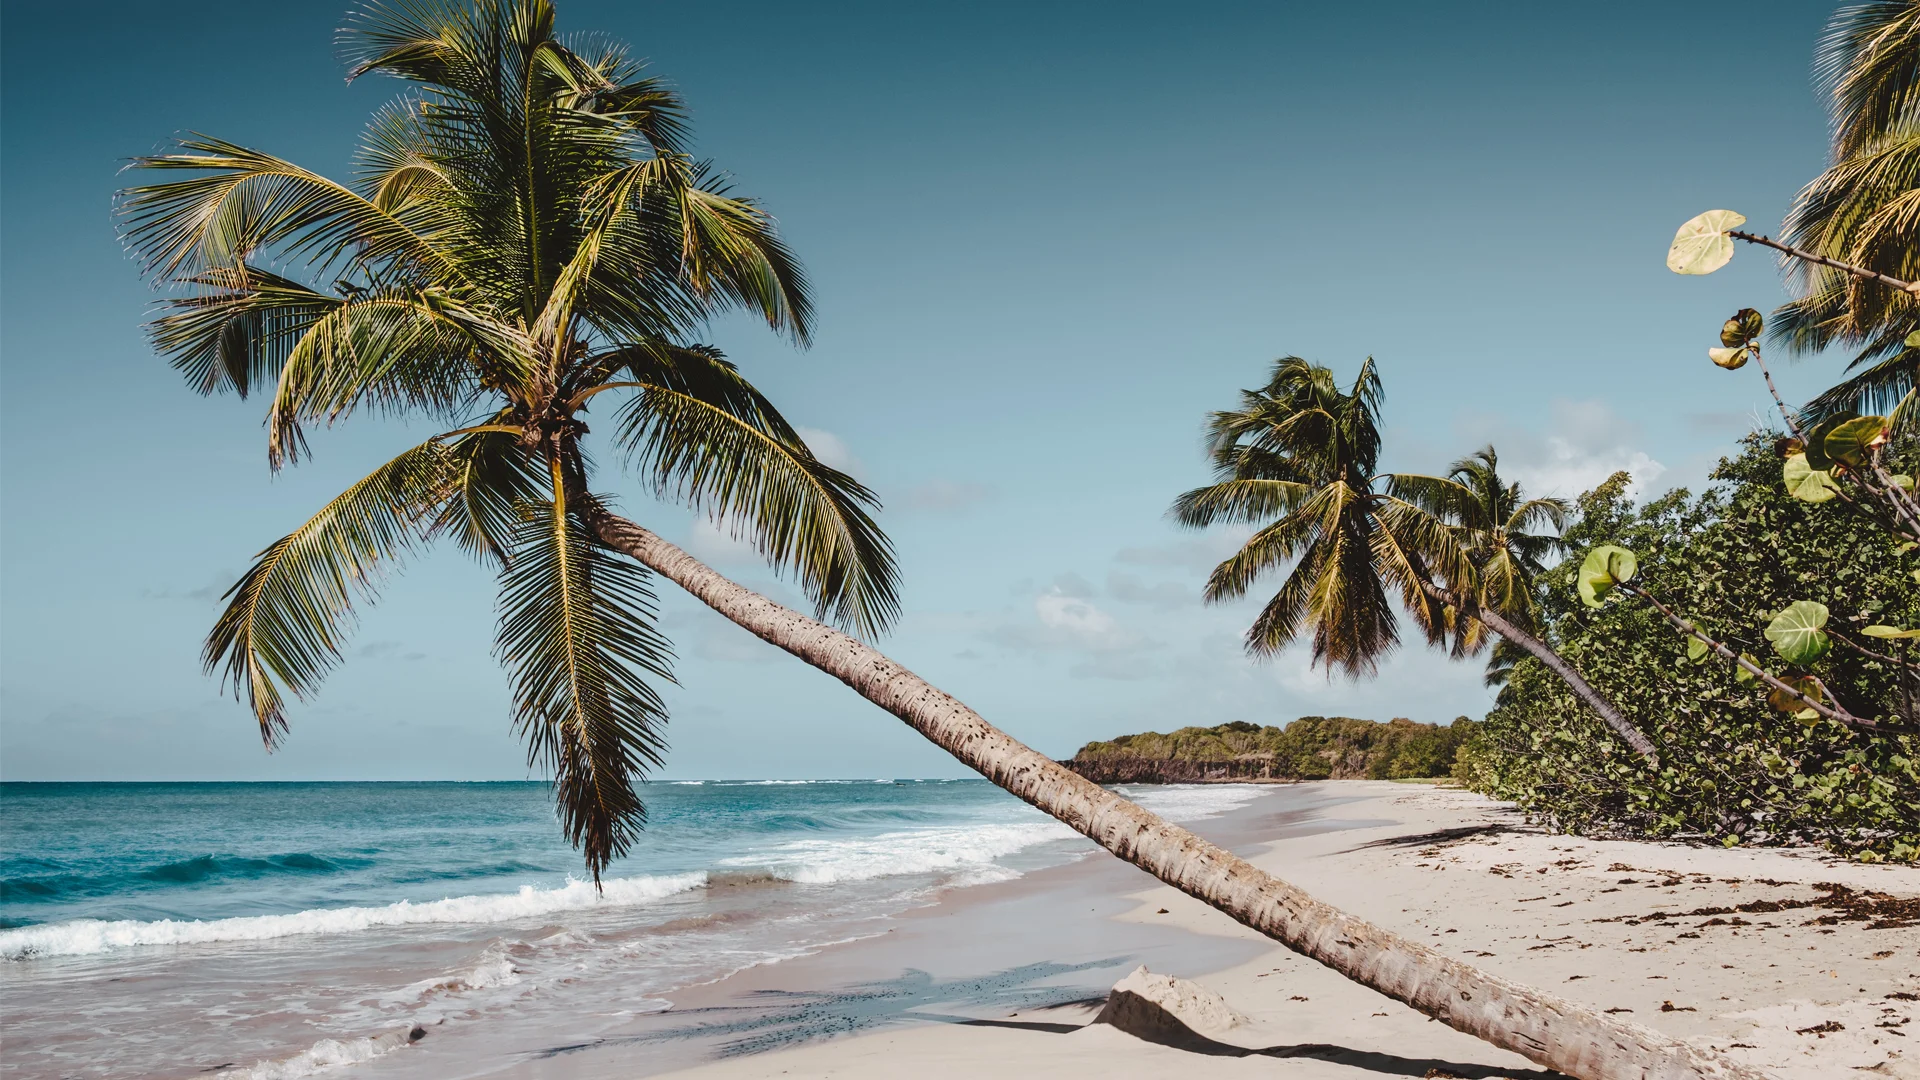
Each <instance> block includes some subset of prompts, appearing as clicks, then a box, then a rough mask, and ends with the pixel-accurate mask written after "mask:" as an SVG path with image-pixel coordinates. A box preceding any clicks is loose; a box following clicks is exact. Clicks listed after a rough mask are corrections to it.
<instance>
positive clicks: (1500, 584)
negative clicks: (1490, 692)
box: [1388, 446, 1572, 655]
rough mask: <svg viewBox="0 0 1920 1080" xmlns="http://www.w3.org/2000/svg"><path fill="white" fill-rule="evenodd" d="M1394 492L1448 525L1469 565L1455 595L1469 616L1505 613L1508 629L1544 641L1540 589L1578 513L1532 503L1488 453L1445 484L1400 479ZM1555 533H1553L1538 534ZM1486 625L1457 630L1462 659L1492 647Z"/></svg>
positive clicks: (1459, 466) (1466, 624)
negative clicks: (1466, 600) (1464, 600)
mask: <svg viewBox="0 0 1920 1080" xmlns="http://www.w3.org/2000/svg"><path fill="white" fill-rule="evenodd" d="M1388 489H1389V490H1390V491H1392V492H1393V494H1394V495H1396V496H1398V497H1399V498H1402V499H1405V500H1406V501H1408V502H1411V503H1413V504H1414V505H1415V506H1418V507H1420V508H1421V509H1422V510H1425V511H1427V512H1428V513H1430V514H1432V515H1434V516H1435V517H1437V518H1439V519H1440V520H1442V521H1444V522H1447V523H1448V527H1449V530H1450V531H1451V532H1452V534H1453V538H1454V540H1455V542H1456V543H1458V544H1459V546H1460V549H1461V552H1462V554H1463V555H1464V556H1465V557H1466V561H1467V562H1468V563H1469V564H1471V566H1472V573H1471V575H1469V577H1468V579H1467V580H1465V581H1462V582H1459V583H1458V584H1457V585H1456V586H1455V587H1454V588H1452V589H1451V590H1450V591H1451V592H1452V593H1454V594H1461V593H1465V592H1468V591H1469V590H1470V591H1471V593H1472V597H1473V602H1472V604H1471V605H1468V607H1467V608H1466V609H1465V610H1468V611H1488V610H1491V611H1493V612H1496V613H1497V614H1499V615H1500V616H1501V617H1502V618H1504V619H1505V620H1506V621H1507V622H1508V623H1510V624H1512V625H1513V626H1515V627H1517V628H1518V629H1520V630H1522V631H1525V632H1526V633H1528V634H1531V635H1534V636H1538V634H1539V627H1538V625H1537V622H1538V619H1537V616H1538V610H1537V609H1538V605H1537V603H1536V598H1537V585H1536V582H1538V580H1539V578H1540V575H1541V574H1543V573H1545V572H1546V569H1547V567H1546V560H1547V559H1549V558H1551V557H1553V556H1554V555H1556V554H1559V553H1561V552H1562V551H1563V550H1564V548H1565V545H1564V544H1563V543H1562V541H1561V539H1560V530H1561V528H1563V527H1564V526H1565V525H1566V520H1567V515H1568V514H1569V513H1570V512H1571V510H1572V508H1571V507H1570V506H1569V505H1568V504H1567V501H1566V500H1565V499H1560V498H1551V497H1549V498H1536V499H1529V498H1526V497H1525V496H1524V495H1523V494H1522V493H1521V490H1520V485H1519V484H1517V483H1510V482H1508V481H1507V480H1505V479H1504V478H1502V477H1501V475H1500V456H1499V454H1498V453H1496V452H1495V451H1494V449H1493V447H1491V446H1488V447H1484V448H1482V449H1480V450H1477V451H1475V452H1474V453H1472V454H1470V455H1468V456H1467V457H1464V458H1461V459H1460V460H1459V461H1456V462H1454V463H1453V468H1452V469H1451V470H1449V471H1448V473H1447V475H1446V476H1444V477H1438V476H1414V475H1409V474H1397V475H1395V476H1393V477H1392V478H1391V479H1390V480H1389V481H1388ZM1548 526H1550V527H1551V528H1552V531H1551V532H1546V531H1539V530H1541V529H1542V528H1543V527H1548ZM1484 629H1485V623H1484V622H1482V621H1481V620H1480V619H1477V618H1472V617H1470V616H1469V617H1468V618H1466V619H1464V620H1463V621H1462V623H1461V624H1459V625H1456V626H1455V627H1454V628H1453V641H1454V647H1455V650H1456V651H1457V652H1459V653H1460V654H1462V655H1465V654H1467V653H1471V652H1476V651H1478V650H1479V648H1480V647H1481V646H1482V645H1483V644H1484V643H1485V642H1486V635H1485V632H1484Z"/></svg>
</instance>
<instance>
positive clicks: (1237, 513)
mask: <svg viewBox="0 0 1920 1080" xmlns="http://www.w3.org/2000/svg"><path fill="white" fill-rule="evenodd" d="M1312 494H1313V488H1312V487H1311V486H1309V485H1307V484H1300V483H1295V482H1292V481H1288V480H1223V481H1221V482H1220V483H1217V484H1209V485H1207V486H1206V487H1202V488H1194V489H1193V490H1192V491H1187V492H1183V493H1182V494H1181V495H1180V497H1179V498H1177V499H1175V500H1174V502H1173V508H1172V509H1171V510H1170V511H1168V515H1169V516H1170V517H1172V518H1173V519H1174V520H1175V521H1177V522H1179V523H1180V524H1182V525H1186V526H1188V527H1190V528H1205V527H1206V526H1208V525H1219V524H1222V523H1225V522H1249V523H1253V522H1260V521H1264V520H1266V519H1268V518H1271V517H1275V516H1280V515H1286V514H1291V513H1292V512H1293V511H1294V510H1295V509H1296V508H1298V507H1299V505H1300V504H1301V503H1303V502H1305V501H1306V500H1307V498H1308V497H1309V496H1311V495H1312Z"/></svg>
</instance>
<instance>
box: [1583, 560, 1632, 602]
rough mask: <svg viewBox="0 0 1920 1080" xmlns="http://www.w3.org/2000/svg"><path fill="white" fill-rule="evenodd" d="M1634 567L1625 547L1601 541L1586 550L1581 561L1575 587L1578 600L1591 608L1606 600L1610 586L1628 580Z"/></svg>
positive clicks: (1630, 579) (1611, 589) (1610, 590)
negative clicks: (1577, 592) (1591, 548)
mask: <svg viewBox="0 0 1920 1080" xmlns="http://www.w3.org/2000/svg"><path fill="white" fill-rule="evenodd" d="M1638 569H1639V563H1638V560H1636V559H1635V558H1634V557H1633V552H1631V551H1628V550H1627V549H1626V548H1623V547H1619V546H1617V545H1614V544H1601V545H1600V546H1599V547H1597V548H1594V549H1593V550H1592V551H1589V552H1587V557H1586V558H1585V559H1583V560H1581V563H1580V578H1579V583H1578V585H1577V586H1575V587H1576V588H1577V589H1578V590H1579V593H1580V601H1581V603H1584V604H1586V605H1587V606H1588V607H1595V608H1597V607H1599V606H1600V605H1601V604H1604V603H1606V600H1607V594H1608V593H1610V592H1612V591H1613V587H1614V586H1615V585H1619V584H1622V583H1624V582H1628V581H1632V580H1633V575H1634V572H1635V571H1636V570H1638Z"/></svg>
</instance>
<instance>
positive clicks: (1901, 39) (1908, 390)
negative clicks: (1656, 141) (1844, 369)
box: [1773, 0, 1920, 430]
mask: <svg viewBox="0 0 1920 1080" xmlns="http://www.w3.org/2000/svg"><path fill="white" fill-rule="evenodd" d="M1814 68H1815V75H1816V79H1817V81H1818V84H1819V86H1820V88H1821V90H1822V91H1823V92H1824V93H1826V94H1827V96H1828V97H1829V99H1830V109H1831V113H1832V121H1833V149H1832V163H1831V165H1830V166H1829V167H1828V168H1827V169H1826V170H1825V171H1824V172H1822V173H1821V174H1820V175H1819V176H1818V177H1815V178H1814V180H1813V181H1812V182H1811V183H1809V184H1808V185H1807V186H1806V187H1805V188H1804V189H1802V190H1801V192H1800V194H1799V196H1798V197H1797V198H1796V200H1795V202H1794V205H1793V208H1792V211H1791V212H1790V213H1789V215H1788V217H1787V220H1786V224H1785V227H1784V233H1785V239H1786V240H1787V241H1788V243H1790V244H1792V245H1793V246H1795V247H1799V248H1803V249H1805V250H1807V251H1810V252H1813V253H1814V254H1817V255H1821V256H1825V257H1827V258H1831V259H1837V260H1839V261H1841V262H1844V263H1849V264H1852V265H1854V266H1859V267H1864V268H1866V269H1868V270H1873V271H1878V272H1879V273H1882V274H1885V275H1887V276H1889V277H1893V278H1898V279H1901V280H1904V281H1914V280H1920V0H1869V2H1867V3H1862V4H1858V5H1855V6H1851V7H1845V8H1842V9H1841V10H1839V11H1838V12H1836V13H1835V14H1834V16H1833V19H1832V21H1831V22H1830V23H1829V24H1828V27H1827V31H1826V34H1825V35H1824V36H1823V38H1822V39H1821V43H1820V48H1819V51H1818V54H1817V56H1816V59H1815V65H1814ZM1789 262H1790V265H1791V278H1792V281H1793V282H1794V284H1795V285H1796V286H1797V287H1798V290H1799V293H1800V295H1799V296H1798V298H1797V299H1795V300H1794V301H1792V302H1791V303H1788V304H1786V305H1785V306H1783V307H1782V308H1780V310H1779V311H1778V313H1776V315H1775V316H1774V320H1773V332H1774V334H1775V336H1776V337H1778V338H1779V339H1780V340H1781V341H1782V342H1783V343H1784V344H1786V345H1787V346H1788V347H1789V348H1791V349H1792V350H1794V351H1796V352H1802V353H1811V352H1817V351H1819V350H1822V349H1825V348H1828V347H1832V346H1840V347H1845V348H1849V349H1852V350H1855V356H1854V359H1853V362H1852V364H1851V365H1850V370H1852V371H1853V372H1854V373H1853V374H1852V375H1851V376H1850V377H1848V378H1847V379H1846V380H1844V381H1843V382H1841V383H1840V384H1839V385H1837V386H1835V387H1833V388H1832V389H1830V390H1828V391H1826V392H1825V393H1823V394H1821V395H1820V396H1819V397H1818V398H1816V399H1815V400H1814V401H1813V402H1812V403H1811V404H1810V406H1809V411H1810V412H1811V413H1813V414H1814V416H1816V417H1821V416H1827V415H1832V414H1834V413H1838V412H1841V411H1846V410H1851V411H1854V412H1862V413H1871V414H1878V415H1887V416H1890V417H1891V418H1892V419H1893V420H1894V423H1895V427H1896V430H1903V429H1907V428H1908V427H1909V425H1910V423H1911V420H1912V419H1913V415H1914V408H1913V406H1914V401H1915V394H1916V391H1915V386H1916V380H1915V373H1916V368H1917V367H1920V348H1916V347H1915V346H1913V345H1910V344H1908V343H1907V338H1908V337H1909V335H1911V334H1913V333H1914V332H1915V331H1916V330H1920V301H1917V300H1916V299H1915V297H1914V296H1913V295H1912V294H1911V293H1907V292H1903V291H1901V290H1899V289H1895V288H1890V287H1888V286H1887V285H1885V284H1882V283H1879V282H1875V281H1872V280H1868V279H1866V278H1864V277H1862V276H1860V275H1857V274H1851V273H1847V272H1844V271H1842V270H1838V269H1834V268H1831V267H1822V266H1817V265H1813V264H1811V263H1807V262H1804V261H1801V260H1789Z"/></svg>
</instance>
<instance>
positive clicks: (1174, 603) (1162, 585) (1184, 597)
mask: <svg viewBox="0 0 1920 1080" xmlns="http://www.w3.org/2000/svg"><path fill="white" fill-rule="evenodd" d="M1107 595H1109V596H1111V597H1113V598H1114V599H1115V600H1118V601H1120V602H1121V603H1123V604H1145V605H1146V606H1148V607H1151V608H1154V609H1156V610H1159V611H1172V610H1174V609H1175V608H1183V607H1196V606H1198V605H1199V603H1200V589H1199V588H1198V587H1197V586H1194V585H1187V584H1182V583H1180V582H1177V581H1159V582H1154V583H1152V584H1148V583H1147V582H1146V581H1143V580H1142V579H1140V578H1137V577H1135V576H1134V575H1132V574H1129V573H1127V572H1125V571H1123V570H1112V571H1108V573H1107Z"/></svg>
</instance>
